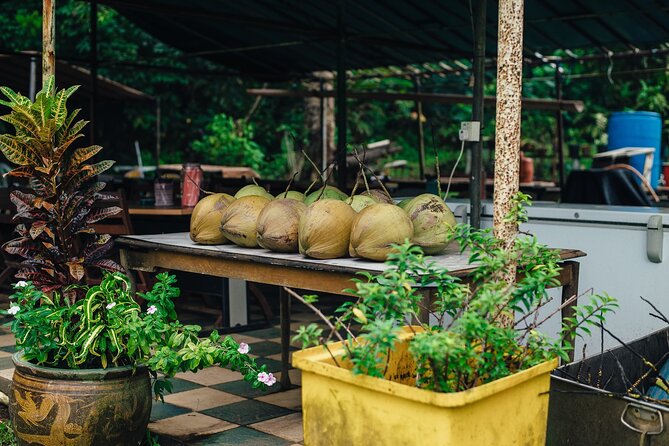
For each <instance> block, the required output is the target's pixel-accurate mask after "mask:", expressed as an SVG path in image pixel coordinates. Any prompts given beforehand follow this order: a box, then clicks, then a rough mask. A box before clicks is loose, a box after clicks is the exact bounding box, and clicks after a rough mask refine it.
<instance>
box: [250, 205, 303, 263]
mask: <svg viewBox="0 0 669 446" xmlns="http://www.w3.org/2000/svg"><path fill="white" fill-rule="evenodd" d="M306 210H307V206H306V205H305V204H304V203H302V202H301V201H297V200H294V199H292V198H281V199H278V200H274V201H272V202H270V203H269V204H267V206H265V208H264V209H263V210H262V212H260V215H259V216H258V222H257V224H256V233H257V238H258V245H260V246H261V247H263V248H265V249H269V250H271V251H277V252H297V251H298V241H297V230H298V228H299V226H300V218H301V217H302V215H303V214H304V212H305V211H306Z"/></svg>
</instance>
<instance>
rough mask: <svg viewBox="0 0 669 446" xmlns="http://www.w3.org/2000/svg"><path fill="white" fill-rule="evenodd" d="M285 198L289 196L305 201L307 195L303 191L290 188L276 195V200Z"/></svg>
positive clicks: (292, 198)
mask: <svg viewBox="0 0 669 446" xmlns="http://www.w3.org/2000/svg"><path fill="white" fill-rule="evenodd" d="M284 198H289V199H291V200H297V201H300V202H302V203H304V200H305V198H306V197H305V196H304V194H303V193H302V192H298V191H296V190H289V191H288V192H281V193H280V194H278V195H277V196H276V197H275V200H281V199H284Z"/></svg>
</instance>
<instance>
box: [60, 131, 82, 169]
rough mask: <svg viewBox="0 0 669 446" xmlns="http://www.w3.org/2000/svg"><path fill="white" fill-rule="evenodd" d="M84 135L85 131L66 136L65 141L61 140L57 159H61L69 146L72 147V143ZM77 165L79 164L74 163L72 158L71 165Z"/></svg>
mask: <svg viewBox="0 0 669 446" xmlns="http://www.w3.org/2000/svg"><path fill="white" fill-rule="evenodd" d="M83 137H84V134H83V133H78V134H76V135H72V136H70V137H68V138H66V139H65V140H64V141H63V142H61V144H60V145H59V146H58V147H57V148H56V150H55V160H56V161H59V160H60V159H61V158H62V157H63V155H64V154H65V152H66V151H67V149H68V147H70V145H72V143H73V142H74V141H76V140H77V139H79V138H83ZM76 165H77V164H74V163H73V162H72V160H70V166H76Z"/></svg>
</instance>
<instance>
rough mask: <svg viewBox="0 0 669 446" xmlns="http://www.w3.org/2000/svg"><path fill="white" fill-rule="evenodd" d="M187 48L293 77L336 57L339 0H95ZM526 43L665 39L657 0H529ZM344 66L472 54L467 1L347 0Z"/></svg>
mask: <svg viewBox="0 0 669 446" xmlns="http://www.w3.org/2000/svg"><path fill="white" fill-rule="evenodd" d="M101 3H105V4H107V5H109V6H112V7H114V8H116V9H117V10H118V11H119V12H121V13H122V14H123V15H125V16H126V17H127V18H129V19H130V20H131V21H133V22H135V23H136V24H137V25H139V26H140V27H141V28H143V29H144V30H146V31H147V32H149V33H150V34H152V35H154V36H155V37H157V38H158V39H159V40H161V41H163V42H165V43H167V44H170V45H172V46H174V47H176V48H178V49H180V50H182V51H183V52H184V53H186V54H187V55H191V56H195V55H199V56H202V57H206V58H207V59H210V60H212V61H214V62H217V63H220V64H223V65H225V66H228V67H230V68H233V69H235V70H237V71H238V72H240V73H242V74H246V75H251V76H257V77H290V76H300V75H304V74H305V73H310V72H313V71H317V70H332V69H334V68H335V64H336V59H337V58H336V42H337V38H338V32H337V1H314V0H311V1H305V0H243V1H240V0H216V1H212V0H190V1H188V2H184V1H182V0H144V1H142V2H137V1H135V0H101ZM525 3H526V6H525V22H526V24H525V52H526V55H528V56H530V57H534V55H535V53H542V54H543V53H547V52H551V51H553V50H556V49H574V48H600V49H601V50H602V51H608V50H610V49H613V48H619V47H623V48H625V49H629V48H648V47H651V46H654V45H657V44H660V43H664V42H669V2H667V1H665V0H527V1H526V2H525ZM344 11H345V15H344V17H345V18H344V21H345V26H346V41H347V46H346V64H347V67H348V68H369V67H378V66H388V65H400V66H401V65H406V64H409V63H422V62H434V61H444V62H445V63H446V64H448V63H449V61H450V62H451V63H454V60H455V59H462V58H464V59H467V58H470V57H471V55H472V52H473V42H472V41H473V39H472V21H471V16H470V11H469V2H468V1H466V0H455V1H453V0H442V1H435V0H431V1H430V0H423V1H417V2H416V1H400V0H355V1H346V2H345V8H344ZM486 36H487V43H486V45H487V46H486V50H487V54H488V56H490V57H494V56H495V53H496V43H497V2H496V1H494V0H488V23H487V34H486Z"/></svg>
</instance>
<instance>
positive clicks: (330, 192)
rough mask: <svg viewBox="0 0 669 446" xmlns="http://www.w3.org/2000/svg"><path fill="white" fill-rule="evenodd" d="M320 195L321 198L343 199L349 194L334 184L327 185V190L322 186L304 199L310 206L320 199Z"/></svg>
mask: <svg viewBox="0 0 669 446" xmlns="http://www.w3.org/2000/svg"><path fill="white" fill-rule="evenodd" d="M321 194H322V195H321ZM318 197H320V200H325V199H331V200H341V201H343V200H346V199H347V198H348V195H346V194H345V193H344V192H342V191H340V190H339V189H337V188H336V187H334V186H325V191H323V188H322V187H321V188H320V189H318V190H316V191H314V192H312V193H310V194H309V195H307V198H306V199H305V200H304V204H306V205H307V206H309V205H310V204H311V203H313V202H315V201H316V200H319V198H318Z"/></svg>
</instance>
